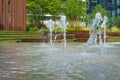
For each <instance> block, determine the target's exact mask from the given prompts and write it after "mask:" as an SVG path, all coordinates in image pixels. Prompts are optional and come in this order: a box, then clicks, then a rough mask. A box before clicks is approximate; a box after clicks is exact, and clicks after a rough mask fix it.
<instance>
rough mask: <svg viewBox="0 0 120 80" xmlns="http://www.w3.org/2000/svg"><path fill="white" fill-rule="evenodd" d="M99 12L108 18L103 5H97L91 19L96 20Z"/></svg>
mask: <svg viewBox="0 0 120 80" xmlns="http://www.w3.org/2000/svg"><path fill="white" fill-rule="evenodd" d="M97 12H100V13H101V14H102V16H107V10H106V9H104V8H103V7H102V6H101V5H99V4H97V5H96V6H95V7H94V8H93V9H92V13H91V18H95V14H96V13H97Z"/></svg>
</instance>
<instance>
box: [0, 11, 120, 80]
mask: <svg viewBox="0 0 120 80" xmlns="http://www.w3.org/2000/svg"><path fill="white" fill-rule="evenodd" d="M101 22H102V23H101ZM106 22H107V17H106V16H104V18H102V16H101V14H100V13H97V14H96V18H95V19H94V20H93V23H92V26H91V28H90V38H89V39H88V41H87V44H88V45H94V44H95V45H96V43H97V39H99V43H100V45H103V42H102V41H103V40H102V37H101V34H102V33H103V34H104V45H106V44H108V43H105V42H106ZM66 25H67V23H66V16H64V15H62V16H61V18H60V24H59V27H60V28H64V49H66ZM47 27H48V28H49V31H50V46H53V43H52V36H53V34H52V31H53V27H54V22H53V21H52V19H50V20H49V21H48V23H47ZM102 28H104V31H103V32H102V33H101V32H100V29H102ZM60 35H61V33H60ZM97 35H98V36H99V37H98V38H97ZM56 37H57V35H56V36H55V39H56ZM56 45H57V46H58V47H60V46H61V44H56ZM67 45H68V46H67V50H66V51H64V50H61V49H53V50H51V49H49V47H45V46H42V47H38V46H40V45H39V44H38V43H1V44H0V79H1V80H40V79H41V80H120V54H119V52H120V49H119V48H120V43H116V44H115V43H114V44H113V43H111V45H112V46H109V47H107V48H106V47H105V50H104V54H101V52H100V51H101V48H99V47H96V46H95V47H94V48H93V47H89V46H88V45H87V46H83V47H81V46H80V45H79V44H75V43H72V44H71V43H68V44H67Z"/></svg>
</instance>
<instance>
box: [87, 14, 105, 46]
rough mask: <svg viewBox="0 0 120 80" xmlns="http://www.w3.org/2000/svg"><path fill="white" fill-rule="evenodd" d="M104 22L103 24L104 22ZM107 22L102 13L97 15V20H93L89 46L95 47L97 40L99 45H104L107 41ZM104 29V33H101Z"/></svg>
mask: <svg viewBox="0 0 120 80" xmlns="http://www.w3.org/2000/svg"><path fill="white" fill-rule="evenodd" d="M102 21H103V22H102ZM101 22H102V24H101ZM106 22H107V17H106V16H104V19H103V18H102V15H101V13H99V12H98V13H96V15H95V19H94V20H92V25H91V26H90V37H89V39H88V41H87V44H89V45H91V44H92V45H93V44H95V45H96V43H97V40H98V41H99V44H100V45H102V44H103V42H102V41H104V45H105V41H106ZM102 28H103V29H104V31H101V29H102ZM102 33H104V40H102Z"/></svg>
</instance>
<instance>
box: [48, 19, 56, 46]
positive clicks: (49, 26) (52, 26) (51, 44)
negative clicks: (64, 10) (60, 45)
mask: <svg viewBox="0 0 120 80" xmlns="http://www.w3.org/2000/svg"><path fill="white" fill-rule="evenodd" d="M47 28H48V29H49V32H50V35H49V36H50V46H51V47H52V46H53V43H52V36H53V35H52V31H53V28H54V22H53V21H52V19H50V20H49V21H48V22H47Z"/></svg>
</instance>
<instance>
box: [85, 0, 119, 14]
mask: <svg viewBox="0 0 120 80" xmlns="http://www.w3.org/2000/svg"><path fill="white" fill-rule="evenodd" d="M87 3H88V6H87V13H88V14H89V13H91V10H92V9H93V8H94V7H95V6H96V5H97V4H100V5H101V6H102V7H103V8H104V9H106V10H107V11H108V15H109V16H118V15H120V0H88V2H87Z"/></svg>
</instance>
